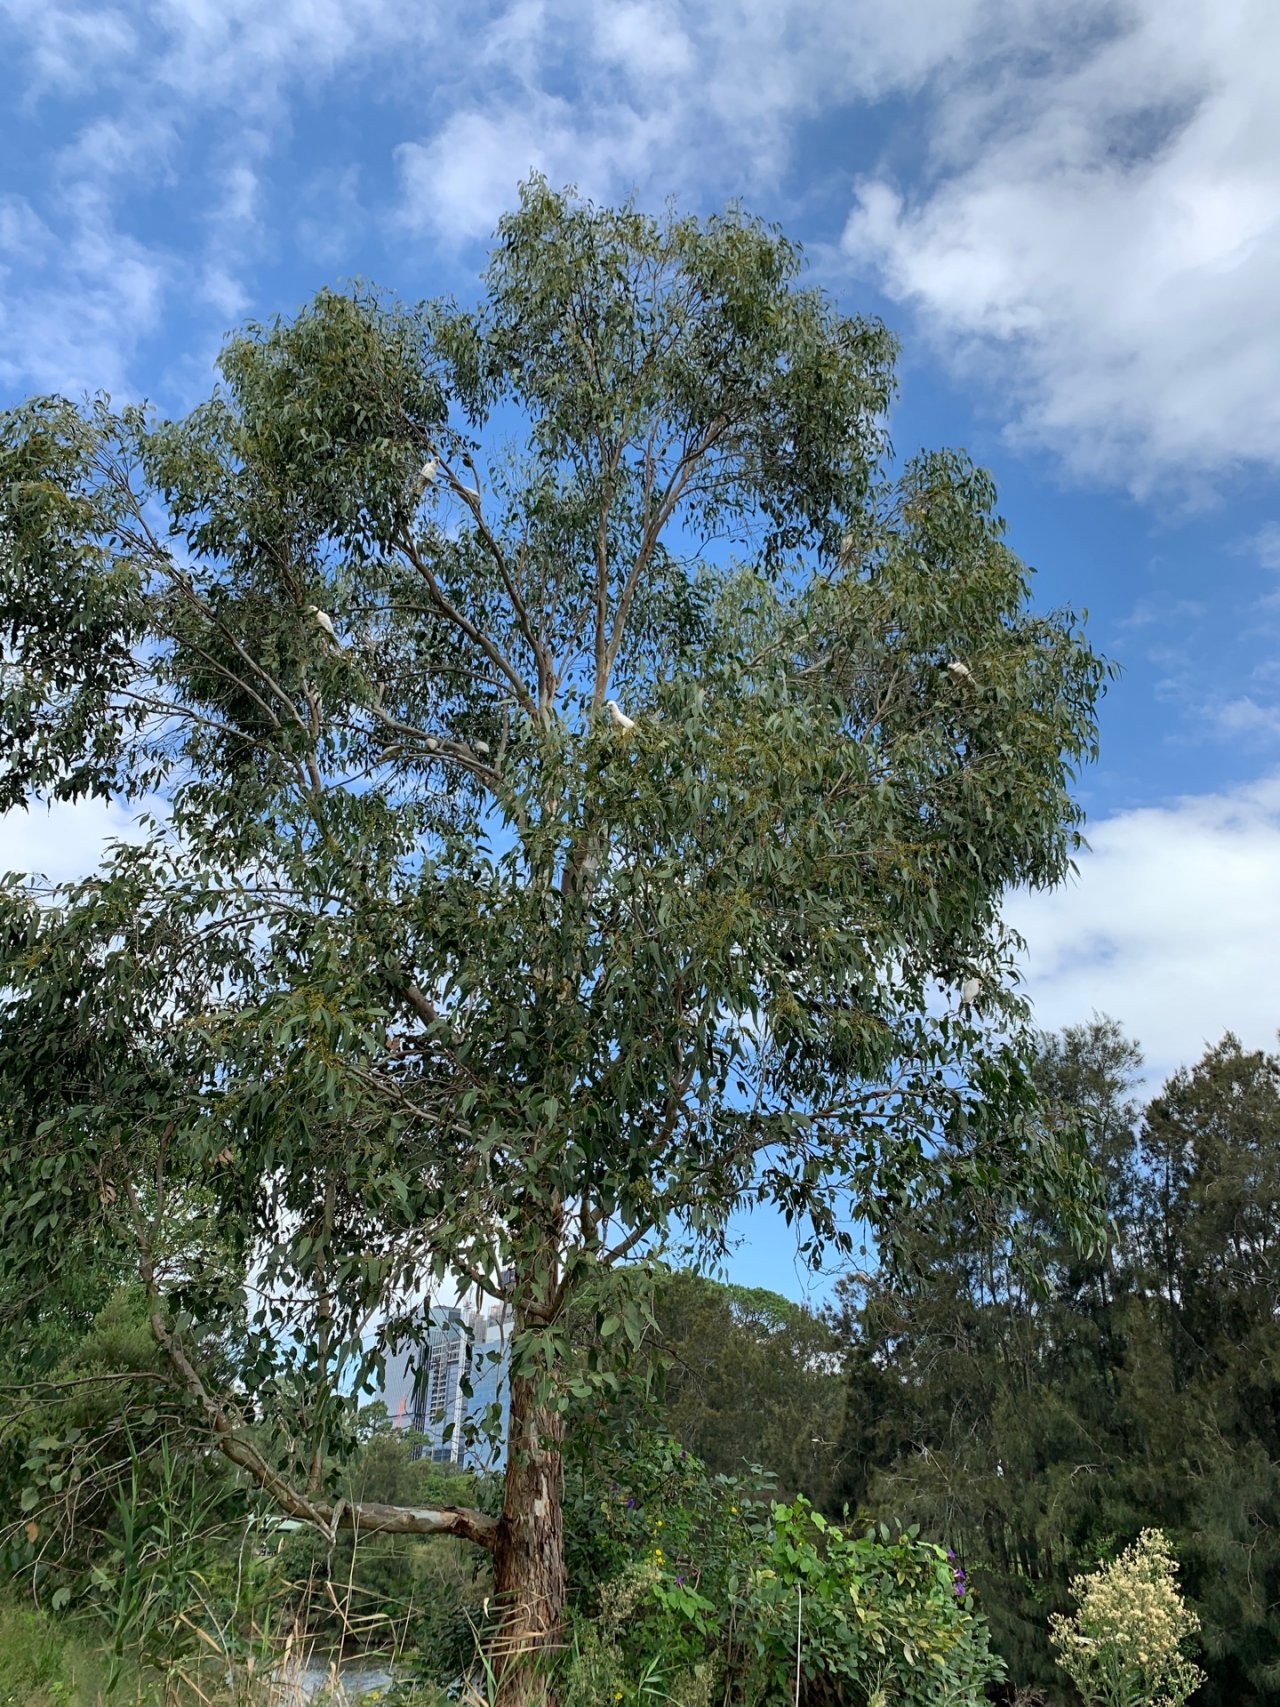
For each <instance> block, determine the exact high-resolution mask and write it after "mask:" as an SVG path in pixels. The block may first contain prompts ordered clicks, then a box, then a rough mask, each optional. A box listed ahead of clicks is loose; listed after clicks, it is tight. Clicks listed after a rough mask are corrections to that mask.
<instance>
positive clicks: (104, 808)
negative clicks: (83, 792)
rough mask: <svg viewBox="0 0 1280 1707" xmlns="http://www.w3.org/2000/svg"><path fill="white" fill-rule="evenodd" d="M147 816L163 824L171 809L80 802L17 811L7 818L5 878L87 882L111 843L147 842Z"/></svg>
mask: <svg viewBox="0 0 1280 1707" xmlns="http://www.w3.org/2000/svg"><path fill="white" fill-rule="evenodd" d="M143 811H146V812H148V813H150V814H151V815H152V816H153V817H155V818H160V817H162V816H163V814H164V813H165V812H166V811H167V807H166V806H165V803H164V802H163V801H162V800H159V799H157V798H152V799H147V800H144V801H142V802H140V803H134V804H128V805H126V804H125V803H124V802H122V801H115V800H113V801H103V800H76V801H58V802H57V803H56V804H54V805H52V806H47V807H46V806H33V807H32V808H31V810H30V811H29V812H23V811H22V810H20V809H16V808H15V810H13V811H11V812H5V813H2V814H0V872H3V871H17V872H21V873H22V874H23V875H24V876H27V875H31V874H38V875H39V876H41V877H47V878H48V879H49V881H50V882H51V883H66V882H71V881H73V880H74V879H76V878H79V877H87V876H88V875H89V874H90V873H91V872H93V871H95V870H96V869H97V868H98V866H99V864H100V863H101V860H102V854H103V849H104V848H105V846H106V844H107V842H108V841H120V842H142V841H144V840H145V839H146V836H145V833H144V831H143V830H142V829H141V828H140V827H139V825H138V822H137V819H138V815H139V813H140V812H143Z"/></svg>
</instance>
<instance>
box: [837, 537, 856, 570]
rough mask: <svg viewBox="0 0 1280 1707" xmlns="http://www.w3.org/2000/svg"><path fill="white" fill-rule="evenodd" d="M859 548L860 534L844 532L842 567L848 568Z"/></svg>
mask: <svg viewBox="0 0 1280 1707" xmlns="http://www.w3.org/2000/svg"><path fill="white" fill-rule="evenodd" d="M857 549H858V536H857V534H856V533H842V534H841V535H840V567H841V568H842V569H847V568H848V567H849V565H850V564H851V563H852V562H853V559H854V555H855V553H856V552H857Z"/></svg>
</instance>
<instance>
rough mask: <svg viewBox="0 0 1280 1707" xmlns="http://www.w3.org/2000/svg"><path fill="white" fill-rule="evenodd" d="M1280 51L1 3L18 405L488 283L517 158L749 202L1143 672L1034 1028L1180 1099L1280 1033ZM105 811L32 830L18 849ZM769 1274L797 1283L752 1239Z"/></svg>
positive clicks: (235, 4) (85, 844)
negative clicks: (227, 342)
mask: <svg viewBox="0 0 1280 1707" xmlns="http://www.w3.org/2000/svg"><path fill="white" fill-rule="evenodd" d="M1278 64H1280V7H1277V6H1276V5H1275V4H1274V0H1123V3H1121V0H1075V3H1074V4H1072V5H1070V6H1063V5H1062V4H1061V3H1060V0H701V3H700V4H698V5H691V4H685V3H682V0H670V3H665V4H664V3H662V0H616V3H612V4H610V3H608V0H596V3H594V4H592V3H590V0H478V3H476V4H473V5H471V6H470V7H468V8H466V9H460V8H444V7H433V6H430V5H413V6H410V5H404V4H399V3H391V0H382V3H379V0H345V3H340V0H311V3H307V0H277V3H276V4H274V5H272V6H270V7H268V6H266V5H263V4H261V3H256V4H250V3H249V0H132V3H126V4H117V5H113V4H111V3H110V0H0V65H3V66H4V67H5V77H4V97H3V102H2V103H0V403H7V402H10V401H13V400H16V399H18V398H20V397H23V396H25V395H27V394H29V393H30V392H32V391H37V390H60V391H64V392H67V393H68V394H70V395H73V396H75V395H79V394H81V393H83V392H85V391H88V390H92V389H96V388H98V387H104V388H106V389H108V390H110V391H111V392H112V393H113V394H114V395H115V396H116V397H117V398H118V399H124V398H126V397H128V398H132V397H139V396H147V397H149V398H151V399H152V400H153V401H154V402H155V403H156V404H157V405H158V406H159V407H160V408H162V409H164V410H166V411H176V410H181V409H183V408H185V407H188V406H189V405H191V404H192V403H194V402H195V401H196V400H198V398H199V397H201V396H202V395H203V394H205V393H206V392H207V389H208V387H209V384H210V380H211V374H212V363H213V359H214V356H215V354H216V352H217V349H218V345H219V343H220V341H221V338H222V335H223V333H224V332H225V331H226V330H227V329H229V328H230V327H232V326H234V325H236V324H238V323H240V322H241V321H243V320H245V319H248V318H256V317H264V316H269V315H272V314H275V313H277V312H283V313H289V312H290V311H291V310H293V309H294V308H295V307H296V306H298V305H299V304H300V303H301V302H303V301H304V300H305V299H306V298H307V297H308V296H309V295H310V294H311V293H312V292H313V291H314V290H315V289H316V287H317V286H319V285H320V284H323V283H332V282H337V281H341V280H344V279H350V278H352V277H356V276H359V277H364V278H369V279H373V280H376V281H378V282H380V283H382V284H385V285H387V286H389V287H391V288H393V289H394V290H396V291H397V292H399V293H400V294H401V295H403V296H407V297H410V298H413V297H418V296H426V295H434V294H437V293H440V292H452V293H454V294H456V295H459V296H462V297H466V296H468V295H470V294H471V293H472V292H473V291H474V290H475V288H476V287H475V280H476V275H477V272H478V270H479V267H480V265H481V263H482V261H483V257H484V253H485V248H486V240H487V237H488V235H489V233H490V231H491V230H492V227H493V223H494V221H495V219H496V217H497V215H498V214H499V213H500V212H501V211H502V209H503V208H504V207H507V206H509V205H511V203H512V202H513V200H514V197H515V190H516V184H517V182H518V180H519V179H520V178H521V177H522V176H523V175H524V174H525V173H526V172H527V171H528V170H529V169H530V168H531V167H535V166H536V167H538V168H540V169H541V170H543V171H544V172H545V173H546V174H547V175H548V176H549V177H550V178H551V179H552V180H553V181H554V182H556V183H558V184H566V183H575V184H577V185H578V186H579V187H580V188H581V189H582V190H583V191H584V192H586V193H588V194H590V195H592V196H593V197H595V198H597V199H617V198H621V197H623V196H626V195H627V194H629V193H631V192H633V191H634V192H635V194H636V196H637V198H638V200H639V201H640V203H641V204H642V205H645V206H656V205H658V204H659V203H660V202H661V201H662V200H663V199H664V198H665V197H666V196H668V195H670V196H673V197H674V198H675V200H676V201H677V203H678V205H679V206H680V207H681V208H682V209H684V210H690V211H695V212H709V211H711V210H712V209H714V208H717V207H719V206H721V205H723V203H724V202H725V201H726V200H727V199H729V198H737V199H739V200H741V201H742V202H743V203H744V204H745V205H746V206H747V207H748V208H750V209H751V210H752V211H754V212H757V213H759V214H761V215H763V216H764V217H766V218H767V219H770V220H773V221H776V222H778V223H779V224H781V225H782V226H783V228H784V229H785V230H786V231H787V232H788V233H789V234H790V235H792V236H794V237H796V238H798V239H799V240H800V241H801V242H802V243H803V244H804V245H805V248H806V250H807V253H808V255H809V259H810V265H811V272H812V275H813V277H814V278H815V279H816V280H817V281H819V282H821V283H822V284H823V285H825V286H826V287H827V288H828V289H829V290H830V291H831V292H832V293H833V294H834V295H835V296H836V297H837V298H838V299H839V301H840V302H841V303H842V304H843V305H844V306H845V307H847V308H849V309H851V310H853V309H859V310H864V311H865V310H870V311H874V312H878V313H880V314H881V315H883V317H884V318H885V319H886V320H887V321H888V323H889V324H890V325H891V326H892V327H893V328H894V329H895V330H896V331H897V332H898V334H899V335H900V337H901V339H902V345H903V353H902V361H901V367H900V377H901V386H902V391H901V398H900V401H899V404H898V406H897V408H896V409H895V412H894V415H893V418H892V432H893V437H894V441H895V445H896V447H897V449H898V450H899V451H900V452H903V453H909V452H911V451H912V450H914V449H916V448H918V447H919V446H921V445H936V444H944V443H949V444H960V445H963V446H965V447H967V448H968V449H969V450H970V451H971V452H972V453H973V454H974V455H975V457H977V459H978V460H979V461H981V462H983V463H985V464H986V465H987V466H989V467H990V468H992V470H993V471H994V473H995V475H996V479H997V483H998V486H999V489H1000V493H1001V508H1002V511H1003V513H1004V514H1005V516H1006V517H1007V518H1008V521H1009V529H1010V539H1011V542H1012V543H1013V545H1014V546H1015V548H1016V549H1017V550H1018V551H1019V552H1020V553H1021V554H1022V555H1023V556H1024V557H1025V558H1026V559H1027V560H1028V561H1029V562H1030V563H1031V564H1032V565H1034V566H1035V568H1036V569H1037V571H1038V574H1037V583H1036V589H1037V590H1036V597H1037V600H1038V602H1040V603H1043V604H1054V603H1058V602H1071V603H1074V604H1077V605H1084V606H1087V607H1088V609H1089V611H1090V629H1091V633H1092V636H1093V639H1094V642H1095V644H1097V645H1098V646H1099V647H1101V648H1102V649H1103V650H1104V651H1106V652H1107V653H1108V654H1109V655H1110V656H1111V657H1113V658H1115V659H1116V660H1117V661H1118V662H1119V663H1120V664H1121V665H1122V666H1123V670H1124V674H1123V677H1122V679H1121V681H1120V682H1119V684H1118V685H1117V686H1116V687H1115V688H1114V689H1113V690H1112V693H1111V695H1110V696H1109V698H1108V700H1107V702H1106V705H1105V707H1104V711H1103V725H1102V736H1103V752H1102V760H1101V763H1100V764H1099V765H1098V766H1097V767H1095V768H1094V769H1093V770H1092V771H1090V772H1089V773H1088V774H1087V775H1086V777H1085V778H1084V779H1083V782H1082V795H1083V798H1084V800H1085V802H1086V805H1087V807H1088V810H1089V814H1090V826H1089V831H1088V834H1089V838H1090V841H1091V844H1092V852H1090V853H1089V854H1087V855H1085V856H1084V857H1083V858H1082V861H1081V873H1080V878H1079V880H1078V882H1076V883H1075V884H1074V885H1072V886H1071V887H1069V888H1068V889H1066V890H1064V891H1062V892H1061V893H1059V894H1058V895H1056V896H1053V897H1047V898H1046V897H1015V898H1013V899H1012V900H1011V902H1010V906H1009V915H1010V917H1011V918H1012V920H1013V921H1014V922H1015V923H1016V924H1017V925H1018V926H1019V928H1021V929H1022V930H1023V932H1024V934H1025V935H1026V936H1027V938H1028V942H1029V956H1028V964H1027V978H1028V984H1029V988H1030V990H1031V993H1032V995H1033V997H1034V999H1035V1002H1036V1005H1037V1011H1038V1014H1039V1016H1040V1018H1041V1021H1042V1023H1044V1024H1045V1025H1047V1026H1057V1025H1061V1024H1063V1023H1066V1022H1068V1021H1072V1020H1078V1019H1084V1018H1087V1017H1088V1015H1089V1014H1090V1012H1091V1011H1093V1010H1095V1009H1097V1010H1100V1011H1105V1012H1109V1013H1112V1014H1114V1015H1115V1016H1116V1017H1117V1018H1119V1019H1120V1020H1121V1021H1122V1022H1124V1023H1125V1024H1126V1026H1127V1027H1128V1028H1129V1029H1130V1031H1131V1032H1132V1033H1133V1034H1134V1035H1136V1036H1137V1037H1138V1038H1139V1039H1140V1041H1141V1042H1142V1043H1143V1044H1144V1046H1145V1048H1146V1051H1147V1056H1148V1061H1149V1066H1150V1071H1151V1074H1152V1077H1153V1079H1156V1080H1158V1079H1159V1078H1160V1077H1162V1076H1163V1075H1164V1074H1165V1073H1166V1072H1167V1071H1169V1070H1170V1069H1171V1068H1172V1067H1174V1066H1175V1065H1177V1064H1179V1063H1180V1062H1186V1061H1191V1060H1193V1059H1194V1058H1195V1057H1196V1056H1197V1055H1198V1054H1199V1053H1200V1051H1201V1049H1202V1047H1203V1045H1204V1044H1205V1043H1206V1042H1207V1041H1210V1040H1212V1039H1214V1038H1216V1037H1217V1036H1218V1035H1220V1033H1221V1032H1222V1030H1223V1029H1225V1028H1226V1027H1228V1026H1229V1027H1231V1028H1233V1029H1235V1030H1236V1031H1237V1032H1238V1033H1239V1034H1240V1035H1241V1036H1242V1038H1243V1039H1244V1040H1245V1041H1246V1042H1247V1043H1249V1044H1252V1045H1254V1046H1267V1045H1269V1044H1271V1043H1273V1042H1274V1036H1275V1029H1276V1027H1277V1025H1278V1024H1280V971H1278V970H1277V968H1278V967H1280V480H1278V478H1277V473H1278V470H1280V314H1278V313H1277V304H1280V100H1277V98H1276V82H1275V78H1276V72H1275V67H1276V66H1277V65H1278ZM107 822H110V823H111V824H112V825H113V826H115V827H118V826H119V824H120V822H121V818H120V814H119V813H118V812H115V813H113V814H109V815H108V817H107V819H104V817H103V815H102V814H101V813H100V812H96V811H94V810H91V809H89V808H77V809H74V810H72V809H68V810H66V811H65V812H63V813H61V814H59V815H58V816H57V817H55V818H43V817H40V816H34V817H32V818H29V819H28V818H23V817H20V816H19V817H18V818H11V819H9V820H7V821H6V820H0V868H8V869H13V868H19V869H27V868H31V867H38V868H41V869H46V870H49V871H51V872H52V873H55V874H56V873H63V872H68V871H70V870H73V869H77V868H79V869H83V868H84V867H85V866H87V865H89V864H91V863H92V862H93V860H94V858H95V853H96V848H97V846H98V842H99V839H100V836H101V834H102V831H103V828H104V824H105V823H107ZM737 1267H738V1272H739V1273H740V1274H741V1275H742V1277H743V1278H759V1279H761V1280H764V1281H767V1282H769V1283H773V1284H780V1285H782V1286H784V1288H785V1289H786V1290H788V1291H795V1290H797V1288H798V1286H799V1285H800V1281H799V1279H798V1277H797V1276H796V1274H795V1271H794V1269H793V1266H792V1264H791V1262H790V1260H789V1259H788V1257H787V1255H786V1252H785V1248H784V1241H782V1240H780V1239H779V1238H778V1237H777V1236H776V1234H775V1232H774V1231H773V1230H766V1228H765V1227H764V1226H763V1225H760V1224H758V1225H757V1226H756V1228H755V1231H754V1232H753V1233H752V1234H751V1236H750V1240H749V1248H748V1249H745V1250H744V1252H743V1253H742V1255H741V1258H740V1261H739V1264H738V1265H737Z"/></svg>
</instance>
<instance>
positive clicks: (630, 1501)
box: [627, 1494, 636, 1511]
mask: <svg viewBox="0 0 1280 1707" xmlns="http://www.w3.org/2000/svg"><path fill="white" fill-rule="evenodd" d="M635 1503H636V1496H635V1495H634V1494H628V1495H627V1510H628V1511H630V1510H631V1508H632V1506H633V1505H634V1504H635Z"/></svg>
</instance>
